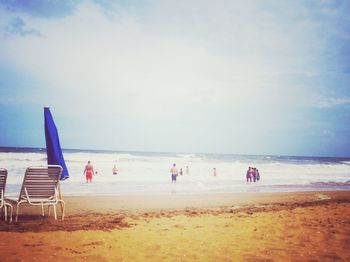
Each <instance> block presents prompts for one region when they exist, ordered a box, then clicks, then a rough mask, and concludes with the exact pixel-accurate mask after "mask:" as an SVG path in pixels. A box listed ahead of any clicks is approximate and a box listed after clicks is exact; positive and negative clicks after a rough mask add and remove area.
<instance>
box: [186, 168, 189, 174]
mask: <svg viewBox="0 0 350 262" xmlns="http://www.w3.org/2000/svg"><path fill="white" fill-rule="evenodd" d="M189 173H190V169H189V168H188V166H186V175H188V174H189Z"/></svg>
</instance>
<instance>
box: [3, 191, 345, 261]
mask: <svg viewBox="0 0 350 262" xmlns="http://www.w3.org/2000/svg"><path fill="white" fill-rule="evenodd" d="M64 199H65V201H66V204H67V209H66V219H65V221H63V222H62V221H55V220H54V219H53V217H52V216H51V217H49V218H48V217H44V218H43V217H41V216H40V208H38V207H34V208H33V207H30V208H26V209H23V212H22V213H21V214H20V217H19V222H18V223H12V224H6V223H5V222H4V221H3V220H2V221H1V222H0V238H1V239H2V241H1V242H0V257H1V261H47V260H48V259H50V260H54V261H63V260H65V261H83V260H84V261H289V260H292V261H337V260H339V261H349V260H350V250H349V248H348V247H349V245H350V191H332V192H298V193H244V194H215V195H164V196H106V197H102V196H99V197H92V196H87V197H65V198H64ZM2 218H3V217H2Z"/></svg>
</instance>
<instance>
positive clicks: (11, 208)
mask: <svg viewBox="0 0 350 262" xmlns="http://www.w3.org/2000/svg"><path fill="white" fill-rule="evenodd" d="M9 207H10V210H11V212H10V223H12V213H13V207H12V205H9Z"/></svg>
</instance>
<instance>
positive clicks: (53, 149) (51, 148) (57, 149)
mask: <svg viewBox="0 0 350 262" xmlns="http://www.w3.org/2000/svg"><path fill="white" fill-rule="evenodd" d="M44 117H45V138H46V153H47V164H48V165H60V166H61V167H62V175H61V180H65V179H67V178H69V174H68V169H67V166H66V163H65V162H64V158H63V154H62V149H61V145H60V140H59V138H58V132H57V128H56V125H55V122H54V121H53V118H52V115H51V112H50V108H49V107H44Z"/></svg>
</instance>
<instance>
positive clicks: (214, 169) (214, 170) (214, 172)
mask: <svg viewBox="0 0 350 262" xmlns="http://www.w3.org/2000/svg"><path fill="white" fill-rule="evenodd" d="M213 176H217V173H216V167H214V168H213Z"/></svg>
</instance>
